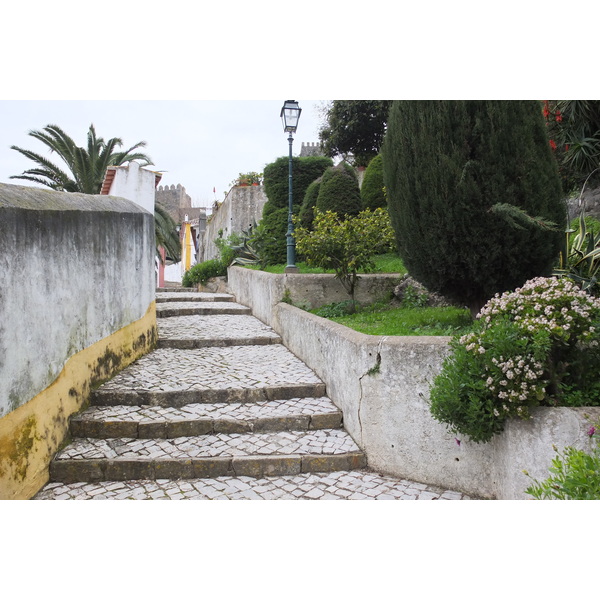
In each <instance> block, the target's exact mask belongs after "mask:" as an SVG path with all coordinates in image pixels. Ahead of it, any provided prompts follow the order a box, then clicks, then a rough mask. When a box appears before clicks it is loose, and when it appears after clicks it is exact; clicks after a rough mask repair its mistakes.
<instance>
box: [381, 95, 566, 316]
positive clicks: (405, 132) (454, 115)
mask: <svg viewBox="0 0 600 600" xmlns="http://www.w3.org/2000/svg"><path fill="white" fill-rule="evenodd" d="M382 155H383V165H384V182H385V185H386V189H387V196H388V208H389V212H390V218H391V221H392V225H393V227H394V231H395V234H396V242H397V245H398V250H399V253H400V256H401V257H402V259H403V261H404V264H405V266H406V268H407V269H408V271H409V273H410V274H411V275H412V276H413V277H414V278H415V279H417V280H418V281H420V282H421V283H422V284H423V285H425V286H426V287H427V288H428V289H429V290H430V291H432V292H437V293H440V294H443V295H444V296H446V297H448V298H450V299H452V300H454V301H455V302H458V303H461V304H464V305H466V306H469V308H470V309H471V312H472V314H474V315H475V314H476V313H477V312H478V311H479V309H480V308H481V307H482V306H483V304H485V302H486V301H487V300H488V299H489V298H491V297H492V296H493V295H494V294H495V293H496V292H504V291H506V290H510V289H514V288H516V287H518V286H519V285H521V284H523V283H524V282H525V281H526V280H527V279H530V278H532V277H535V276H541V275H548V274H549V273H550V271H551V269H552V266H553V264H554V262H555V260H556V257H557V255H558V251H559V248H560V244H561V242H562V238H563V233H562V232H563V231H564V226H565V223H566V210H565V204H564V201H563V200H562V191H561V183H560V177H559V174H558V168H557V164H556V161H555V159H554V157H553V156H552V152H551V149H550V146H549V142H548V136H547V132H546V128H545V123H544V119H543V116H542V111H541V105H540V103H538V102H536V101H489V100H485V101H484V100H481V101H480V100H476V101H397V102H394V103H393V104H392V108H391V111H390V115H389V119H388V129H387V133H386V138H385V140H384V144H383V148H382ZM548 222H553V223H554V224H555V225H556V228H555V229H554V230H552V229H549V228H548V227H547V225H548Z"/></svg>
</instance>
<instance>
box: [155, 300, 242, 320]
mask: <svg viewBox="0 0 600 600" xmlns="http://www.w3.org/2000/svg"><path fill="white" fill-rule="evenodd" d="M219 312H220V313H229V314H236V313H237V314H250V309H249V308H248V307H247V306H242V305H241V304H237V303H236V302H217V301H214V302H159V303H157V304H156V316H157V317H162V316H165V317H166V316H177V315H178V314H212V313H216V314H218V313H219Z"/></svg>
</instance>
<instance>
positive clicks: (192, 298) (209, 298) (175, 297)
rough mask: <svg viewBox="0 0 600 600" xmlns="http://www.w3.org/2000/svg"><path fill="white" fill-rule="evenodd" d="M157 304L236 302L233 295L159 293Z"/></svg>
mask: <svg viewBox="0 0 600 600" xmlns="http://www.w3.org/2000/svg"><path fill="white" fill-rule="evenodd" d="M156 302H157V303H158V302H160V303H163V302H235V298H234V297H233V296H232V295H231V294H211V293H209V292H158V293H157V294H156Z"/></svg>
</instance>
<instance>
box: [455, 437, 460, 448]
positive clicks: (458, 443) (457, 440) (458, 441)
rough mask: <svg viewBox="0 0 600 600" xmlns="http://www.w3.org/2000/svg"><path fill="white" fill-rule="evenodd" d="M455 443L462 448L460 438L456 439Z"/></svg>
mask: <svg viewBox="0 0 600 600" xmlns="http://www.w3.org/2000/svg"><path fill="white" fill-rule="evenodd" d="M454 441H455V442H456V443H457V445H458V446H460V440H459V439H458V438H454Z"/></svg>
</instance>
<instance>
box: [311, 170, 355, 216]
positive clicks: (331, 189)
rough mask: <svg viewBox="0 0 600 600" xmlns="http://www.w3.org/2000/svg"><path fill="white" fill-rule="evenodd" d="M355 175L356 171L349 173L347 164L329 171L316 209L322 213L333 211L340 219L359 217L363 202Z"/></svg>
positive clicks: (323, 178) (322, 180)
mask: <svg viewBox="0 0 600 600" xmlns="http://www.w3.org/2000/svg"><path fill="white" fill-rule="evenodd" d="M350 169H352V168H351V167H350ZM351 173H352V174H351ZM353 174H354V170H353V169H352V170H351V171H349V170H348V166H346V165H345V163H341V164H340V165H337V166H336V167H331V168H329V169H327V171H325V173H324V174H323V177H322V178H321V185H320V187H319V194H318V196H317V203H316V205H315V206H316V208H318V209H319V210H320V211H321V212H327V211H331V212H333V213H335V214H336V215H338V216H339V217H344V216H348V217H355V216H356V215H358V213H359V212H361V210H362V200H361V198H360V190H359V188H358V181H357V179H356V176H355V175H353Z"/></svg>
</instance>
